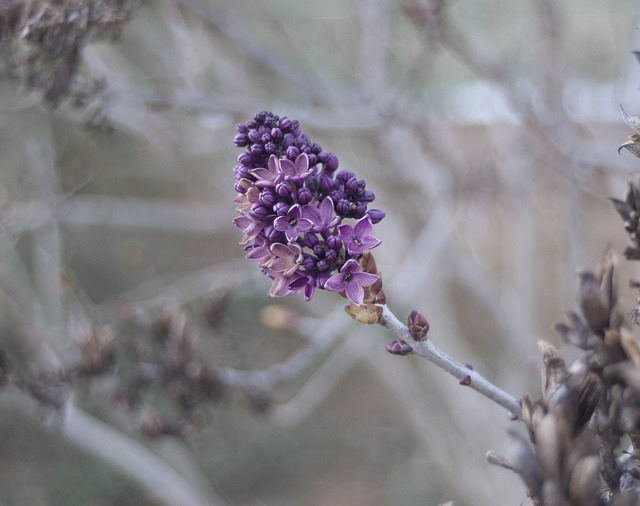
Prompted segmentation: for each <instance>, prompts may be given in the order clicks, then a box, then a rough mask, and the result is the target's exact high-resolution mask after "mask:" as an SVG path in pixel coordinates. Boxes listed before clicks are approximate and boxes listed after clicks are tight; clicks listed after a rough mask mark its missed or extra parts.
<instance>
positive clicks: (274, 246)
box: [234, 111, 384, 305]
mask: <svg viewBox="0 0 640 506" xmlns="http://www.w3.org/2000/svg"><path fill="white" fill-rule="evenodd" d="M237 130H238V134H237V135H236V137H235V139H234V142H235V145H236V146H238V147H240V148H246V149H245V151H244V152H243V153H242V154H241V155H240V156H239V157H238V165H236V167H235V169H234V173H235V189H236V191H237V192H238V197H237V198H236V200H235V202H236V204H237V205H238V207H237V210H238V213H239V216H237V217H236V218H235V220H234V223H235V225H236V227H238V228H239V229H240V230H242V231H243V232H244V237H243V240H242V242H241V244H242V245H243V246H244V247H245V249H246V250H247V251H248V254H247V258H250V259H252V260H256V261H258V264H259V266H260V268H261V269H262V271H263V272H264V273H265V274H266V275H268V276H269V277H270V278H271V279H272V280H273V283H272V285H271V288H270V290H269V295H270V296H272V297H282V296H285V295H290V294H294V293H300V292H303V293H304V295H305V299H306V300H310V299H311V298H312V297H313V294H314V292H315V290H316V288H320V289H325V290H331V291H335V292H344V293H345V295H346V296H347V298H348V299H349V300H350V301H351V302H352V303H353V304H355V305H361V304H363V302H364V298H365V288H367V287H370V286H371V285H373V284H374V283H375V282H376V281H378V279H379V276H378V275H377V274H376V273H370V272H365V271H364V270H363V268H362V266H361V265H360V262H359V260H360V259H361V257H362V255H363V254H364V253H365V252H367V250H370V249H372V248H375V247H376V246H378V245H379V244H380V241H379V240H378V239H377V238H376V237H375V236H373V235H372V225H374V224H375V223H378V222H379V221H380V220H382V219H383V218H384V212H382V211H380V210H377V209H368V205H369V204H370V203H371V202H373V200H374V199H375V195H374V194H373V192H371V191H368V190H366V185H365V182H364V181H363V180H362V179H357V178H356V176H355V174H353V172H350V171H346V170H342V171H339V172H336V171H337V169H338V158H337V157H336V156H335V155H334V154H332V153H328V152H326V151H323V150H322V147H321V146H320V145H319V144H317V143H315V142H313V141H312V140H311V139H310V138H309V137H308V136H307V135H305V134H303V133H302V132H301V130H300V124H299V122H298V121H295V120H290V119H288V118H286V117H278V116H276V115H275V114H272V113H270V112H266V111H265V112H260V113H258V114H256V115H255V117H254V119H253V120H252V121H249V122H247V123H241V124H239V125H238V127H237ZM346 219H353V220H356V221H355V223H354V224H353V225H351V224H349V223H343V221H344V220H346Z"/></svg>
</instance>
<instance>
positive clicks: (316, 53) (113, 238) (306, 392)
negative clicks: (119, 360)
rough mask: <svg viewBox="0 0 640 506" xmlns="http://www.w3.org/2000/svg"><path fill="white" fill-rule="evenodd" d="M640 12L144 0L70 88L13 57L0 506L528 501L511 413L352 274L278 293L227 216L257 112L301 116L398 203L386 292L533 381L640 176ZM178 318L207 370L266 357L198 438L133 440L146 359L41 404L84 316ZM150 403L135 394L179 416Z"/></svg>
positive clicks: (4, 212) (85, 323)
mask: <svg viewBox="0 0 640 506" xmlns="http://www.w3.org/2000/svg"><path fill="white" fill-rule="evenodd" d="M35 3H36V4H38V2H35ZM54 3H55V2H54ZM65 3H68V4H69V5H70V4H71V2H63V4H65ZM39 4H41V5H45V6H46V4H47V2H46V1H42V2H39ZM116 4H117V3H114V5H116ZM125 4H126V2H125V3H122V4H120V5H125ZM3 19H4V18H3ZM637 25H638V12H637V4H636V3H635V2H631V1H617V2H605V1H602V0H583V1H580V2H574V1H565V2H554V1H551V0H531V1H529V2H512V1H506V0H486V1H477V0H458V1H455V2H439V1H437V0H421V1H416V2H412V1H411V0H407V1H391V0H350V1H337V0H329V1H322V2H320V1H308V2H295V1H291V0H264V1H256V0H238V1H234V2H224V1H216V0H209V1H205V0H164V1H157V2H144V3H142V4H136V5H135V8H134V10H133V12H132V15H131V18H130V20H129V21H128V22H126V23H125V24H123V26H122V30H121V31H120V32H119V34H118V35H117V36H116V37H115V38H114V39H112V38H102V39H99V40H92V39H90V37H89V36H87V37H88V38H87V39H86V42H87V43H86V44H84V42H83V45H82V46H81V47H82V51H81V53H80V59H79V65H78V68H77V72H76V73H75V74H74V77H73V81H72V82H71V83H70V84H69V86H70V88H69V89H68V90H67V92H65V93H63V94H62V96H61V97H60V99H59V100H57V104H55V107H53V106H52V105H54V104H51V103H47V100H46V99H44V98H43V91H42V87H39V86H38V83H35V85H34V86H31V87H30V86H28V83H27V80H26V79H25V78H24V74H25V72H24V69H22V70H21V68H20V61H21V60H20V58H19V56H20V54H19V53H15V54H13V56H12V58H14V60H12V61H10V62H9V63H7V62H6V61H5V66H4V73H3V74H2V79H1V80H0V153H1V157H0V160H1V163H2V167H1V170H0V222H1V224H2V230H1V232H0V250H1V252H2V253H1V254H0V314H1V315H2V324H1V325H2V333H1V334H0V335H1V336H2V337H0V339H2V343H3V344H2V346H3V354H2V357H3V365H2V367H3V368H4V369H6V370H7V371H9V373H10V378H11V381H7V382H6V383H5V388H3V389H2V390H0V433H1V437H0V504H3V505H25V504H33V505H92V506H105V505H116V504H117V505H156V504H210V505H243V506H244V505H246V506H258V505H274V506H275V505H277V506H287V505H292V506H293V505H349V506H358V505H368V506H371V505H398V506H405V505H406V506H409V505H438V504H443V503H447V502H448V501H453V504H456V505H467V504H468V505H475V504H492V505H514V504H516V505H517V504H527V502H526V500H525V501H524V502H523V499H524V497H525V495H526V490H525V488H524V486H523V485H522V484H521V483H520V481H519V479H518V477H517V476H515V475H511V474H510V473H509V472H508V471H506V470H504V469H500V468H496V467H493V466H490V465H489V464H487V463H486V461H485V452H486V451H487V450H488V449H494V450H495V451H497V452H498V453H500V454H502V455H508V453H509V439H508V436H507V431H508V429H509V428H514V427H515V428H517V429H518V430H520V429H522V427H519V426H518V424H517V423H514V422H511V421H509V418H508V416H507V413H505V412H504V410H503V409H502V408H500V407H498V406H494V405H493V404H492V403H491V402H490V401H488V400H486V399H484V398H482V397H480V396H479V395H478V394H476V393H475V392H473V391H471V390H467V389H464V388H462V387H460V386H459V385H458V383H457V381H456V380H455V379H453V378H451V377H449V376H447V375H446V374H445V373H443V372H442V371H439V370H437V369H435V368H434V367H433V366H432V365H430V364H428V363H426V362H425V361H424V360H422V359H420V358H419V357H397V356H392V355H389V354H388V353H387V352H386V351H385V344H386V342H387V341H389V340H391V339H392V338H393V337H392V336H390V335H389V334H387V333H386V332H385V331H384V329H382V328H377V327H370V326H365V325H359V324H356V323H355V322H352V321H351V320H350V319H349V317H348V316H347V315H346V314H344V312H343V309H342V307H343V306H344V300H343V299H341V298H339V297H338V296H336V294H331V293H320V294H318V295H317V296H316V297H315V298H314V300H313V301H312V302H311V303H307V304H305V303H304V301H302V300H301V298H300V300H297V298H286V299H278V300H273V299H269V298H268V297H267V296H266V292H267V290H268V287H269V281H268V279H266V278H265V277H264V276H262V275H261V274H260V273H259V271H258V269H257V266H256V265H255V264H253V263H251V262H248V261H244V260H243V256H244V252H243V251H242V248H241V246H239V245H238V241H239V240H240V235H241V234H240V232H239V231H238V230H236V229H235V227H234V226H233V225H232V219H233V217H234V214H235V206H234V204H233V198H234V196H235V194H234V191H233V171H232V169H233V167H234V165H235V162H236V158H237V156H238V154H239V153H240V150H239V149H237V148H235V147H234V146H233V137H234V135H235V125H236V124H237V123H239V122H244V121H247V120H249V119H251V118H252V117H253V115H254V114H255V113H256V112H258V111H262V110H271V111H273V112H274V113H276V114H279V115H281V116H288V117H289V118H294V119H298V120H299V121H300V122H301V126H302V130H303V131H304V132H305V133H307V134H308V135H310V136H311V137H312V139H314V140H315V141H316V142H318V143H320V144H321V145H322V146H323V148H324V149H325V150H327V151H331V152H333V153H335V154H336V155H337V156H338V157H339V159H340V165H341V168H346V169H349V170H352V171H354V172H356V174H357V175H358V177H361V178H364V179H366V181H367V188H368V189H370V190H372V191H374V192H375V193H376V202H375V206H374V207H377V208H380V209H383V210H385V212H386V213H387V217H386V218H385V220H383V221H382V222H381V223H380V224H379V225H376V227H375V233H376V235H377V236H378V237H379V238H380V239H381V240H382V245H381V246H380V247H379V248H378V249H377V250H376V253H375V255H376V260H377V263H378V267H379V269H380V270H381V271H382V274H383V279H384V283H385V291H386V293H387V298H388V303H389V306H390V308H391V309H392V310H393V311H394V312H395V313H396V314H397V315H398V316H399V317H400V319H402V320H404V318H405V315H407V314H408V313H409V311H410V310H412V309H419V310H420V311H422V312H423V313H425V314H426V315H427V317H428V318H429V321H430V323H431V331H430V333H429V336H430V338H431V339H432V340H433V341H434V342H435V343H437V345H438V346H440V347H441V348H442V349H443V350H445V351H446V352H447V353H449V354H451V355H453V356H454V357H456V358H458V359H459V360H461V361H464V362H469V363H471V364H473V366H474V367H475V369H477V370H478V371H479V372H481V373H482V374H483V375H485V376H486V377H488V378H489V379H491V380H492V381H493V382H495V383H496V384H497V385H499V386H501V387H502V388H504V389H505V390H507V391H508V392H510V393H512V394H513V395H515V396H518V397H519V396H521V395H523V394H525V393H529V394H532V395H534V396H535V395H537V394H538V393H539V388H540V387H539V383H540V380H539V374H540V373H539V371H540V364H539V359H538V352H537V349H536V339H546V340H549V341H550V342H552V343H554V344H555V345H557V346H558V347H559V349H560V351H561V353H563V352H565V353H568V352H567V351H566V350H563V348H562V343H561V342H560V339H559V338H558V337H557V336H556V334H555V333H554V331H553V325H554V323H556V322H558V321H561V320H562V318H563V312H564V311H565V310H569V309H573V308H574V307H575V292H576V276H575V275H576V271H577V270H578V269H580V268H593V266H594V265H595V264H596V263H597V261H598V260H599V259H600V258H601V257H602V255H603V254H604V253H605V252H606V251H607V249H608V248H611V249H612V250H613V251H614V252H617V253H619V254H620V253H621V251H622V250H623V249H624V246H625V240H626V239H625V234H624V230H623V228H622V224H621V223H620V220H619V218H618V216H617V215H616V213H615V211H614V209H613V207H612V206H611V204H610V203H609V202H608V200H607V199H608V198H609V197H612V196H613V197H617V198H623V195H624V192H625V184H626V183H625V181H626V179H627V178H628V176H629V175H630V174H631V173H633V172H634V171H635V170H636V169H637V167H638V162H637V160H636V159H635V158H633V157H632V156H631V155H630V154H629V153H627V152H624V151H623V152H622V154H621V155H618V153H617V152H616V150H617V147H618V146H619V145H620V144H621V143H623V142H624V141H625V140H626V138H627V136H628V135H629V134H630V133H631V131H630V130H629V129H628V128H627V127H626V126H625V124H624V123H623V121H622V119H621V115H620V106H619V104H623V105H624V107H625V108H626V110H627V111H628V112H629V113H630V114H638V113H639V112H640V90H638V87H639V86H640V72H638V63H637V61H636V59H635V57H634V55H633V54H632V53H631V52H632V51H633V50H636V49H638V50H640V40H639V33H638V30H637ZM7 26H8V25H6V24H3V25H2V30H6V29H7V28H6V27H7ZM3 33H5V35H6V34H7V33H8V32H6V31H5V32H3ZM16 37H17V38H19V36H18V35H16ZM22 37H23V38H24V33H23V34H22ZM6 39H7V37H3V43H4V42H6ZM19 43H22V42H19ZM23 49H24V48H23ZM7 61H8V60H7ZM22 61H23V62H24V61H25V60H22ZM16 62H18V63H16ZM23 64H24V63H23ZM87 83H89V84H91V83H93V84H94V85H95V84H96V83H99V85H95V86H94V87H93V88H92V87H91V86H89V84H87ZM32 84H33V83H32ZM620 271H621V272H622V273H623V274H622V275H621V279H623V280H626V279H628V277H629V276H632V275H633V272H632V271H630V270H629V267H628V266H627V265H626V262H625V261H624V260H621V261H620ZM621 285H623V283H621ZM621 290H622V293H623V296H624V298H623V303H624V304H627V305H628V307H629V308H631V307H633V305H634V304H635V294H634V293H632V292H631V291H629V290H627V289H626V286H621ZM176 308H181V309H182V310H184V312H185V313H184V314H186V315H187V316H188V321H189V326H190V328H191V329H192V330H193V333H194V334H197V335H198V336H199V353H200V354H201V355H200V356H201V358H202V360H203V361H204V362H206V363H207V364H209V365H210V367H211V368H213V369H215V370H217V368H220V370H221V371H227V372H228V371H229V369H228V368H232V369H233V370H242V371H266V373H265V374H264V375H263V376H260V375H257V376H250V375H248V376H243V378H245V379H246V383H244V384H242V385H240V386H239V387H237V388H227V389H225V392H224V394H223V395H222V396H221V398H218V399H217V400H216V402H213V401H212V402H206V403H204V404H203V407H202V410H203V415H202V416H203V417H204V419H203V420H202V422H201V423H200V424H199V425H198V427H196V428H195V429H194V430H190V431H188V434H183V435H181V437H171V436H157V437H151V436H152V435H151V434H149V431H148V430H147V431H146V433H145V431H144V430H143V431H141V427H143V428H144V427H145V420H143V418H144V416H143V413H145V412H147V413H148V411H145V410H144V409H138V410H135V409H134V410H131V409H125V408H124V407H123V406H122V405H121V403H119V402H118V400H117V399H116V398H114V396H113V386H114V384H116V383H117V382H118V378H119V376H118V374H119V372H121V370H122V369H125V368H126V364H120V365H119V366H118V367H116V368H114V369H111V370H110V371H109V372H107V373H106V374H104V375H103V376H102V377H101V378H100V379H99V381H95V382H88V383H87V384H83V385H80V386H77V387H74V388H73V389H72V391H71V392H69V390H68V388H67V390H65V392H66V394H65V396H64V402H63V403H61V405H60V406H61V407H58V408H59V409H58V408H56V409H52V407H51V406H50V405H49V404H50V403H43V402H38V401H37V400H36V401H34V400H33V398H34V397H37V396H34V395H31V396H29V395H27V394H25V390H27V391H28V390H29V389H28V388H26V389H25V388H24V385H25V384H27V385H28V384H30V383H29V381H33V379H34V378H38V380H39V381H41V380H42V378H43V376H42V375H43V371H48V370H49V369H50V368H52V367H54V366H53V365H52V364H57V366H60V364H61V366H62V367H63V368H64V367H65V366H66V365H68V364H71V363H73V362H74V361H75V360H77V359H78V357H79V351H78V346H77V344H78V337H77V336H78V335H79V334H82V332H81V331H79V330H78V329H79V328H80V329H86V328H92V329H95V328H100V329H102V330H103V331H105V332H106V330H105V329H108V330H109V331H110V332H112V333H114V334H115V335H117V339H118V340H119V342H122V341H125V340H128V341H129V342H133V343H135V342H137V341H141V340H142V339H143V336H142V332H140V331H138V330H136V329H138V327H135V326H134V327H126V326H124V325H123V321H125V320H126V321H130V320H131V318H134V319H136V318H137V321H143V320H145V318H146V319H153V318H158V317H159V315H163V314H166V312H167V311H175V310H176ZM132 315H133V316H132ZM283 315H284V320H285V323H286V325H284V328H283V326H282V325H281V324H280V325H279V324H278V323H277V320H278V318H277V317H282V316H283ZM127 329H129V330H127ZM16 350H18V351H19V352H18V353H16ZM43 350H45V351H43ZM22 352H23V355H24V356H18V357H17V358H16V356H15V355H20V353H22ZM292 357H293V359H292ZM567 358H570V356H568V357H567ZM292 360H293V361H295V362H294V366H295V367H292V366H291V364H292ZM7 364H8V365H7ZM277 364H285V370H286V371H287V374H284V375H283V377H282V378H277V376H276V375H277V369H274V368H273V366H274V365H277ZM287 364H288V365H287ZM287 367H288V368H287ZM118 368H120V369H118ZM274 371H276V372H274ZM291 371H294V372H295V374H294V373H293V372H291ZM232 372H233V371H231V372H230V373H229V374H232ZM16 378H17V379H16ZM57 378H58V379H59V377H57ZM19 380H20V381H23V382H24V383H22V384H21V383H20V381H19ZM20 385H22V387H21V386H20ZM241 387H242V388H241ZM32 393H33V392H32ZM154 395H155V394H154ZM154 395H151V394H149V397H148V398H145V399H144V402H143V404H144V406H147V407H148V406H155V407H154V409H158V410H161V409H162V408H163V404H162V403H163V402H164V401H162V399H161V397H162V396H161V395H160V394H157V397H154ZM25 397H30V400H29V401H28V402H27V401H25ZM158 405H159V407H158ZM141 420H142V421H141ZM147 422H148V420H147ZM146 426H147V428H148V423H147V425H146ZM112 438H115V439H112ZM119 445H124V446H119ZM138 458H139V459H140V460H138ZM165 489H167V490H170V492H166V493H165ZM172 494H177V495H172ZM181 494H182V495H181Z"/></svg>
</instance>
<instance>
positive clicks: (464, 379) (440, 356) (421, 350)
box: [380, 305, 522, 418]
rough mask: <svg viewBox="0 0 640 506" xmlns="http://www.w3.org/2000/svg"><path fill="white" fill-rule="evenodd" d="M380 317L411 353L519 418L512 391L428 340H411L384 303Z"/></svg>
mask: <svg viewBox="0 0 640 506" xmlns="http://www.w3.org/2000/svg"><path fill="white" fill-rule="evenodd" d="M382 311H383V312H382V318H381V320H380V324H381V325H382V326H384V327H385V328H386V329H387V330H389V331H390V332H391V333H392V334H394V335H395V336H397V337H398V338H399V339H402V340H403V341H405V342H407V343H408V344H409V345H410V346H411V348H412V349H413V353H415V354H416V355H420V356H421V357H423V358H426V359H427V360H428V361H429V362H431V363H433V364H435V365H437V366H438V367H439V368H440V369H442V370H444V371H446V372H448V373H449V374H451V375H452V376H454V377H456V378H457V379H458V380H459V381H460V383H461V384H463V385H465V386H469V387H471V388H473V389H474V390H476V391H477V392H479V393H481V394H482V395H484V396H485V397H487V398H488V399H491V400H492V401H494V402H495V403H497V404H499V405H500V406H502V407H503V408H505V409H507V410H508V411H509V412H510V413H511V414H512V415H513V416H514V417H516V418H520V417H521V415H522V410H521V408H520V402H519V401H518V400H517V399H516V398H515V397H513V396H512V395H510V394H508V393H506V392H505V391H503V390H501V389H500V388H498V387H497V386H495V385H494V384H493V383H491V382H490V381H488V380H487V379H486V378H484V377H483V376H481V375H480V374H478V373H477V372H476V371H474V370H473V369H470V368H469V367H467V366H465V365H464V364H461V363H459V362H457V361H455V360H454V359H452V358H451V357H449V356H448V355H447V354H446V353H444V352H443V351H441V350H440V349H439V348H438V347H437V346H436V345H435V344H433V343H432V342H431V340H426V341H419V342H418V341H414V340H413V338H412V337H411V334H410V333H409V329H408V328H407V327H406V325H404V324H403V323H402V322H400V320H398V318H397V317H396V315H394V314H393V313H392V312H391V310H390V309H389V308H388V307H387V306H386V305H383V306H382Z"/></svg>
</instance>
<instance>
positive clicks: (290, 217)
mask: <svg viewBox="0 0 640 506" xmlns="http://www.w3.org/2000/svg"><path fill="white" fill-rule="evenodd" d="M312 226H313V223H311V220H309V219H307V218H303V217H302V208H301V207H300V206H299V205H297V204H296V205H293V206H291V208H290V209H289V211H288V212H287V215H286V216H278V217H277V218H276V219H275V220H273V227H274V228H275V229H276V230H279V231H280V232H284V233H285V235H286V237H287V241H289V242H293V241H295V240H296V239H297V238H298V235H299V234H300V233H302V232H306V231H307V230H309V229H311V227H312Z"/></svg>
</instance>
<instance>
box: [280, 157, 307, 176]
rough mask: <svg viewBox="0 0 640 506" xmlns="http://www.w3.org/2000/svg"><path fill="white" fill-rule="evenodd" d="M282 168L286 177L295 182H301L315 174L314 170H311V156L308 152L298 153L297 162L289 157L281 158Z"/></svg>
mask: <svg viewBox="0 0 640 506" xmlns="http://www.w3.org/2000/svg"><path fill="white" fill-rule="evenodd" d="M280 170H281V171H282V174H283V175H284V179H285V180H286V181H291V182H293V183H300V182H302V181H304V180H305V179H308V178H309V177H310V176H311V175H312V174H313V171H312V170H309V157H308V156H307V154H306V153H302V154H300V155H298V156H297V157H296V160H295V162H292V161H291V160H289V159H287V158H285V159H284V160H280Z"/></svg>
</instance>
